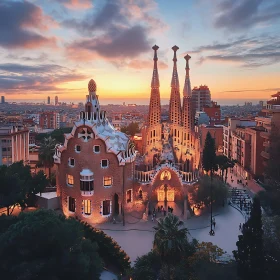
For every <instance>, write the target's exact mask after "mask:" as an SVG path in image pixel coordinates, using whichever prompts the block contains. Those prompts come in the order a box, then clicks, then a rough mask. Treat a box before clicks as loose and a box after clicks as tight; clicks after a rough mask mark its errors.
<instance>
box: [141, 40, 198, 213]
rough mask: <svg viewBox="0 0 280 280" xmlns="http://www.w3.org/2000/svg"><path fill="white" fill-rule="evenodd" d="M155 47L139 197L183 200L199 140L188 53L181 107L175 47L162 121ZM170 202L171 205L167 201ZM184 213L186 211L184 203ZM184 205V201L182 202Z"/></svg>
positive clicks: (193, 176) (193, 178) (194, 167)
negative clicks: (167, 102) (166, 110)
mask: <svg viewBox="0 0 280 280" xmlns="http://www.w3.org/2000/svg"><path fill="white" fill-rule="evenodd" d="M158 48H159V47H158V46H156V45H155V46H154V47H153V50H154V69H153V76H152V82H151V97H150V108H149V116H148V120H147V124H146V126H145V127H144V128H143V130H142V138H143V145H144V148H143V150H144V155H143V156H142V160H140V161H138V164H137V166H136V171H135V175H136V180H137V181H138V183H139V184H138V188H139V190H140V191H141V196H143V195H144V196H145V197H147V199H148V200H149V202H150V203H152V204H153V205H157V203H158V202H165V204H166V203H167V204H170V203H171V202H175V203H179V204H180V202H183V201H184V200H185V201H186V196H187V192H188V186H189V185H191V184H193V183H195V182H196V181H197V177H198V167H199V161H200V151H199V141H198V137H197V135H196V133H195V129H194V113H195V111H194V108H193V99H192V92H191V85H190V68H189V60H190V58H191V57H190V56H189V55H186V56H185V57H184V58H185V60H186V68H185V69H186V75H185V83H184V89H183V104H182V106H181V96H180V86H179V77H178V72H177V56H176V52H177V50H178V49H179V48H178V47H177V46H174V47H173V48H172V50H173V51H174V57H173V73H172V79H171V94H170V102H169V120H168V121H161V105H160V91H159V87H160V83H159V75H158V68H157V61H158V57H157V50H158ZM170 205H171V204H170ZM184 205H185V206H184V210H183V212H184V213H185V214H186V212H187V209H186V203H184ZM181 206H183V204H181Z"/></svg>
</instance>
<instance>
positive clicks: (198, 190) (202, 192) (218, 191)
mask: <svg viewBox="0 0 280 280" xmlns="http://www.w3.org/2000/svg"><path fill="white" fill-rule="evenodd" d="M210 185H211V178H210V177H209V176H208V175H205V176H202V177H201V178H200V179H199V181H198V186H194V187H193V188H191V189H190V193H191V196H192V201H193V202H194V203H196V204H198V203H203V204H205V205H206V206H208V205H210ZM227 195H228V188H227V186H226V185H225V183H224V182H222V181H221V180H218V179H217V178H213V180H212V199H213V204H219V205H221V204H222V203H223V202H224V201H225V199H226V198H227Z"/></svg>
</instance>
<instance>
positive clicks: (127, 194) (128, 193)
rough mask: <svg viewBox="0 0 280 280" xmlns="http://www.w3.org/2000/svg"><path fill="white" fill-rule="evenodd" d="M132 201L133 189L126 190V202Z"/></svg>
mask: <svg viewBox="0 0 280 280" xmlns="http://www.w3.org/2000/svg"><path fill="white" fill-rule="evenodd" d="M131 201H132V190H128V191H126V203H129V202H131Z"/></svg>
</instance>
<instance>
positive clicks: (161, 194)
mask: <svg viewBox="0 0 280 280" xmlns="http://www.w3.org/2000/svg"><path fill="white" fill-rule="evenodd" d="M174 197H175V194H174V189H173V188H171V187H169V186H168V185H162V186H160V187H159V188H158V190H157V199H158V201H159V202H163V201H167V202H173V201H174Z"/></svg>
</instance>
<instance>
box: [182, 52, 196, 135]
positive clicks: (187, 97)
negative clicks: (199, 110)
mask: <svg viewBox="0 0 280 280" xmlns="http://www.w3.org/2000/svg"><path fill="white" fill-rule="evenodd" d="M184 58H185V60H186V68H185V69H186V77H185V85H184V90H183V94H184V97H183V108H182V119H183V126H184V128H185V129H186V130H187V133H190V132H191V131H192V130H193V129H194V112H193V105H192V91H191V82H190V66H189V60H190V58H191V57H190V56H189V55H188V54H187V55H186V56H185V57H184ZM188 138H189V136H188Z"/></svg>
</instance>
